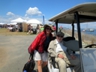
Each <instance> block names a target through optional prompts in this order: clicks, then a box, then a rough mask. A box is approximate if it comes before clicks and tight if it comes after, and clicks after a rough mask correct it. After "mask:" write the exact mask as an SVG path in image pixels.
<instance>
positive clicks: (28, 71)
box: [23, 55, 35, 72]
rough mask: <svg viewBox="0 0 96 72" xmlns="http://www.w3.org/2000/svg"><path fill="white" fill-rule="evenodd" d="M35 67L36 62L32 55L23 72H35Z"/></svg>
mask: <svg viewBox="0 0 96 72" xmlns="http://www.w3.org/2000/svg"><path fill="white" fill-rule="evenodd" d="M34 67H35V61H34V59H33V55H30V57H29V61H28V62H27V63H25V65H24V67H23V72H33V71H34Z"/></svg>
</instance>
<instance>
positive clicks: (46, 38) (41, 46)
mask: <svg viewBox="0 0 96 72" xmlns="http://www.w3.org/2000/svg"><path fill="white" fill-rule="evenodd" d="M51 32H52V29H51V27H50V26H48V25H45V26H44V31H42V32H41V33H39V34H38V35H37V37H36V38H35V40H34V41H33V42H32V43H31V45H30V46H29V48H28V51H29V53H30V54H31V53H34V60H35V61H36V63H37V68H38V72H42V68H43V67H45V66H46V65H47V60H48V54H47V48H48V45H49V43H50V41H51V40H52V39H53V36H52V34H51Z"/></svg>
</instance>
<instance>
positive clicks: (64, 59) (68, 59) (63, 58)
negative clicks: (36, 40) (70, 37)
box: [48, 32, 81, 72]
mask: <svg viewBox="0 0 96 72" xmlns="http://www.w3.org/2000/svg"><path fill="white" fill-rule="evenodd" d="M63 38H64V33H62V32H57V34H56V39H55V40H52V41H51V42H50V44H49V47H48V52H49V55H50V56H52V57H55V61H56V62H57V64H58V66H59V72H67V71H66V70H67V69H66V68H67V66H74V68H73V72H81V67H80V61H79V59H78V58H77V57H76V56H75V55H73V54H72V51H71V50H69V49H67V47H66V46H64V42H63Z"/></svg>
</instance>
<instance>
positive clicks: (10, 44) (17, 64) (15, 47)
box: [0, 35, 36, 72]
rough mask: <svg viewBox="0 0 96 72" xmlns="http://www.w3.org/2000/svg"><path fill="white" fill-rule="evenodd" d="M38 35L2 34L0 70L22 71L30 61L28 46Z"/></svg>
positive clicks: (0, 40)
mask: <svg viewBox="0 0 96 72" xmlns="http://www.w3.org/2000/svg"><path fill="white" fill-rule="evenodd" d="M35 37H36V35H30V36H21V35H18V36H15V35H12V36H11V35H10V36H9V35H0V72H22V68H23V66H24V64H25V63H26V62H27V61H28V58H29V54H28V47H29V45H30V44H31V42H32V41H33V40H34V38H35Z"/></svg>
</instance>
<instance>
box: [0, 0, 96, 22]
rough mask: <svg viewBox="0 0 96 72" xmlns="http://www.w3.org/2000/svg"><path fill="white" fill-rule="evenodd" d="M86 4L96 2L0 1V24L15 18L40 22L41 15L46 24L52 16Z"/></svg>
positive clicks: (49, 0)
mask: <svg viewBox="0 0 96 72" xmlns="http://www.w3.org/2000/svg"><path fill="white" fill-rule="evenodd" d="M86 2H96V0H0V23H10V22H11V20H14V19H17V18H22V19H24V20H29V19H33V18H35V19H38V20H39V21H41V22H42V15H44V17H45V22H46V23H48V20H49V19H50V18H51V17H53V16H54V15H56V14H58V13H60V12H62V11H64V10H67V9H70V8H72V7H74V6H76V5H78V4H81V3H86Z"/></svg>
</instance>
